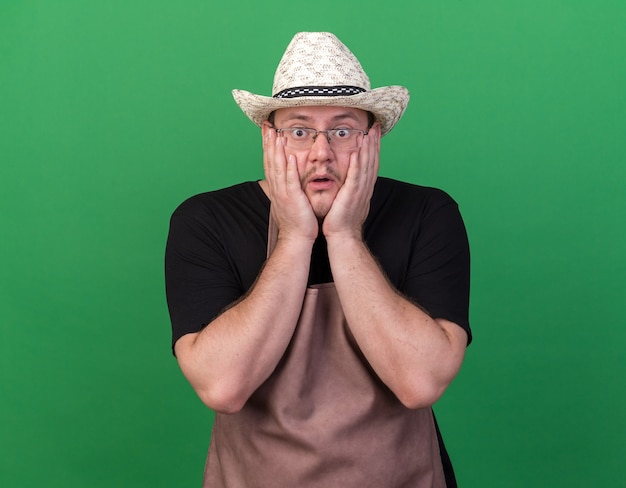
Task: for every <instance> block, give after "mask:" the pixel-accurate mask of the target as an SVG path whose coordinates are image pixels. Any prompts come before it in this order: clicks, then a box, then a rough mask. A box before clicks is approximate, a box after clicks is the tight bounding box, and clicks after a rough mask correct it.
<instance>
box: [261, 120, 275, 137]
mask: <svg viewBox="0 0 626 488" xmlns="http://www.w3.org/2000/svg"><path fill="white" fill-rule="evenodd" d="M270 130H274V126H273V125H272V124H270V121H269V120H266V121H265V122H263V123H262V124H261V135H262V136H263V137H265V136H266V135H267V133H268V131H270Z"/></svg>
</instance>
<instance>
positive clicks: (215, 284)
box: [165, 201, 243, 347]
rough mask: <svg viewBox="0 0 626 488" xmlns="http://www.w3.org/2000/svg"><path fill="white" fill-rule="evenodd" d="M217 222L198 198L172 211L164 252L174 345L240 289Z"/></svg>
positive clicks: (211, 316)
mask: <svg viewBox="0 0 626 488" xmlns="http://www.w3.org/2000/svg"><path fill="white" fill-rule="evenodd" d="M217 229H218V226H216V225H215V220H214V219H213V217H212V215H211V213H210V211H209V210H208V209H207V208H206V207H205V206H203V205H199V204H198V202H194V201H188V202H185V203H183V204H182V205H181V206H180V207H179V208H178V209H177V210H176V211H175V212H174V213H173V215H172V217H171V219H170V228H169V234H168V238H167V245H166V250H165V288H166V295H167V304H168V308H169V313H170V319H171V323H172V347H173V346H174V343H175V342H176V341H177V340H178V339H179V338H180V337H182V336H183V335H185V334H188V333H192V332H198V331H200V330H201V329H202V328H203V327H204V326H206V325H207V324H208V323H209V322H211V320H213V319H214V318H215V317H216V316H217V315H219V314H220V313H221V312H222V311H223V310H224V309H225V308H226V307H227V306H228V305H230V304H231V303H233V302H234V301H235V300H237V299H238V298H239V297H240V296H241V295H242V293H243V291H242V288H241V283H240V282H239V281H238V280H237V276H236V273H234V272H233V269H232V266H231V264H230V262H229V259H228V254H227V253H226V251H225V249H224V248H223V245H222V243H221V239H220V236H219V230H217Z"/></svg>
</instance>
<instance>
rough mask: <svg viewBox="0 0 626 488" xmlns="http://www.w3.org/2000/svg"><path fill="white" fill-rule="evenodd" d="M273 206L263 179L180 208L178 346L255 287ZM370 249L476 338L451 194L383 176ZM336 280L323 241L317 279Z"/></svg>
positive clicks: (168, 265) (174, 248)
mask: <svg viewBox="0 0 626 488" xmlns="http://www.w3.org/2000/svg"><path fill="white" fill-rule="evenodd" d="M269 208H270V201H269V199H268V198H267V196H266V195H265V193H264V192H263V190H262V189H261V187H260V186H259V184H258V182H246V183H241V184H238V185H235V186H232V187H229V188H225V189H222V190H217V191H213V192H208V193H202V194H200V195H196V196H194V197H191V198H190V199H188V200H186V201H185V202H183V203H182V204H181V205H180V206H179V207H178V208H177V209H176V211H175V212H174V214H173V215H172V218H171V222H170V232H169V237H168V241H167V248H166V261H165V272H166V291H167V301H168V307H169V311H170V317H171V322H172V344H174V343H175V342H176V340H178V339H179V338H180V337H182V336H183V335H185V334H188V333H191V332H198V331H199V330H201V329H202V328H203V327H204V326H206V325H207V324H208V323H209V322H211V321H212V320H213V319H214V318H215V317H216V316H217V315H219V314H220V312H222V311H223V310H224V309H225V308H227V307H228V306H229V305H230V304H232V303H233V302H234V301H236V300H238V299H239V298H241V297H242V296H243V295H244V294H245V293H246V292H247V291H248V290H249V289H250V287H251V286H252V285H253V283H254V281H255V279H256V277H257V276H258V274H259V272H260V270H261V268H262V266H263V263H264V262H265V259H266V252H267V227H268V217H269ZM363 235H364V238H365V241H366V243H367V246H368V247H369V249H370V251H371V252H372V254H373V255H374V256H375V258H376V259H377V260H378V262H379V264H380V266H381V267H382V269H383V270H384V272H385V274H386V275H387V277H388V279H389V281H390V282H391V283H392V284H393V285H394V286H395V287H396V289H397V290H398V291H399V292H400V293H402V294H403V295H405V296H406V297H408V298H409V299H410V300H412V301H413V302H415V303H416V304H418V305H419V306H420V307H421V308H422V309H424V310H425V311H427V312H428V313H429V314H430V315H431V316H432V317H433V318H444V319H448V320H450V321H452V322H455V323H456V324H458V325H460V326H461V327H463V328H464V329H465V330H466V331H467V333H468V339H469V340H471V331H470V326H469V319H468V309H469V247H468V242H467V235H466V232H465V227H464V225H463V221H462V219H461V216H460V214H459V211H458V207H457V205H456V203H455V202H454V200H452V198H450V196H448V195H447V194H446V193H444V192H443V191H441V190H437V189H434V188H427V187H422V186H418V185H413V184H409V183H404V182H400V181H396V180H392V179H388V178H382V177H379V178H378V180H377V182H376V187H375V189H374V194H373V197H372V200H371V205H370V213H369V215H368V218H367V220H366V221H365V224H364V227H363ZM329 281H332V276H331V274H330V267H329V265H328V257H327V254H326V246H325V242H324V240H323V238H319V239H318V241H317V242H316V243H315V245H314V248H313V253H312V263H311V275H310V277H309V283H310V284H312V283H321V282H329Z"/></svg>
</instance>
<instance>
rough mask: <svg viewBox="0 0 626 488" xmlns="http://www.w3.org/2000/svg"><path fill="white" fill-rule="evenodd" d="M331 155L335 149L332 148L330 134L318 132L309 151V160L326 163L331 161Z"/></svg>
mask: <svg viewBox="0 0 626 488" xmlns="http://www.w3.org/2000/svg"><path fill="white" fill-rule="evenodd" d="M331 154H333V149H332V148H331V147H330V142H329V140H328V133H326V132H318V133H317V136H316V137H315V140H314V141H313V145H312V146H311V149H310V151H309V159H312V160H323V161H326V160H328V159H330V156H331Z"/></svg>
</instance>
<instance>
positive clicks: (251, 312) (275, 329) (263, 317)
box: [176, 240, 312, 412]
mask: <svg viewBox="0 0 626 488" xmlns="http://www.w3.org/2000/svg"><path fill="white" fill-rule="evenodd" d="M311 247H312V242H309V241H306V240H300V241H295V240H291V241H288V242H284V241H281V240H279V241H278V243H277V244H276V247H275V249H274V252H273V253H272V255H271V256H270V258H269V259H268V260H267V262H266V264H265V266H264V268H263V270H262V271H261V273H260V274H259V277H258V279H257V281H256V282H255V284H254V286H253V287H252V289H251V290H250V292H249V293H248V294H247V295H246V296H245V298H243V299H242V300H241V301H239V302H238V303H237V304H235V305H234V306H232V307H231V308H229V309H228V310H226V311H225V312H224V313H222V314H221V315H220V316H218V317H217V318H216V319H215V320H214V321H212V322H211V323H210V324H209V325H207V327H205V328H204V329H203V330H202V331H201V332H199V333H196V334H188V335H187V336H184V337H182V338H180V339H179V340H178V341H177V343H176V355H177V358H178V361H179V364H180V367H181V369H182V371H183V373H184V375H185V376H186V378H187V379H188V381H189V382H190V383H191V385H192V386H193V388H194V389H195V390H196V392H197V393H198V395H199V396H200V398H201V399H202V400H203V401H204V403H206V404H207V405H208V406H209V407H211V408H213V409H215V410H217V411H222V412H234V411H237V410H239V409H240V408H241V407H242V406H243V404H244V403H245V402H246V400H247V399H248V398H249V396H250V395H251V394H252V393H253V392H254V391H255V390H256V389H257V388H258V387H259V386H260V385H261V383H263V382H264V381H265V380H266V379H267V378H268V377H269V375H270V374H271V373H272V371H273V370H274V368H275V367H276V365H277V363H278V361H279V360H280V358H281V357H282V355H283V353H284V351H285V349H286V348H287V345H288V344H289V341H290V339H291V337H292V335H293V331H294V328H295V325H296V322H297V320H298V317H299V313H300V309H301V306H302V301H303V297H304V293H305V290H306V284H307V278H308V273H309V262H310V254H311Z"/></svg>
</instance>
